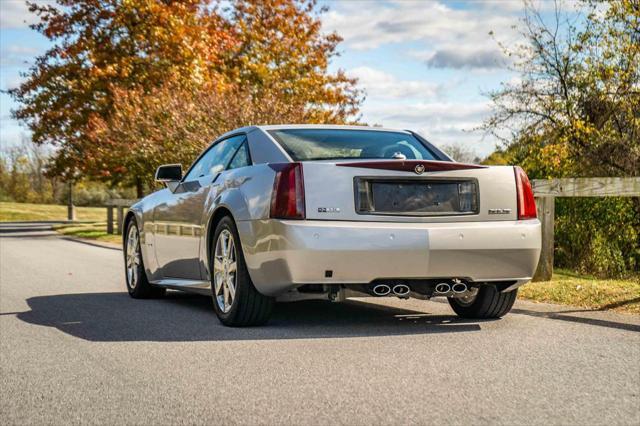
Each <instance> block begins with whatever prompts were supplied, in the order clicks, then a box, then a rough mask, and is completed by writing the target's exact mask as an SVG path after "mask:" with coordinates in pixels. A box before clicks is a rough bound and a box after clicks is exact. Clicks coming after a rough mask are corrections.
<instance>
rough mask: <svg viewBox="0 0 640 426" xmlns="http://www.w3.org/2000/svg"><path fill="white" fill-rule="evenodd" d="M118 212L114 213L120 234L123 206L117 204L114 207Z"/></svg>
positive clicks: (119, 233)
mask: <svg viewBox="0 0 640 426" xmlns="http://www.w3.org/2000/svg"><path fill="white" fill-rule="evenodd" d="M116 209H117V211H118V213H117V215H116V226H117V227H118V235H122V222H123V219H124V218H123V213H122V210H123V207H122V206H117V207H116Z"/></svg>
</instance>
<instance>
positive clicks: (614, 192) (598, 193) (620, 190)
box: [531, 177, 640, 281]
mask: <svg viewBox="0 0 640 426" xmlns="http://www.w3.org/2000/svg"><path fill="white" fill-rule="evenodd" d="M531 185H532V186H533V194H534V195H535V197H536V205H537V207H538V218H539V219H540V222H542V253H541V254H540V262H539V263H538V270H537V271H536V273H535V275H534V277H533V280H534V281H548V280H550V279H551V275H552V274H553V223H554V218H555V198H556V197H640V177H635V178H615V177H610V178H566V179H549V180H544V179H534V180H532V181H531Z"/></svg>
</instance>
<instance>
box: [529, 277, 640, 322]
mask: <svg viewBox="0 0 640 426" xmlns="http://www.w3.org/2000/svg"><path fill="white" fill-rule="evenodd" d="M518 296H519V297H520V298H523V299H529V300H534V301H537V302H548V303H559V304H562V305H573V306H579V307H582V308H591V309H594V310H603V311H604V310H609V309H612V310H615V311H621V312H627V313H633V314H640V275H635V276H631V277H628V278H625V279H601V278H595V277H592V276H589V275H580V274H576V273H574V272H571V271H567V270H562V269H559V270H558V269H557V270H555V271H554V273H553V279H552V280H551V281H544V282H536V283H529V284H525V285H524V286H522V287H521V288H520V291H519V293H518Z"/></svg>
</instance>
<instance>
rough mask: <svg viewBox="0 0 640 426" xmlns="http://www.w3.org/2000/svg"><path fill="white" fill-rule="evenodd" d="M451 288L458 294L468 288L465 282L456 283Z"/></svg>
mask: <svg viewBox="0 0 640 426" xmlns="http://www.w3.org/2000/svg"><path fill="white" fill-rule="evenodd" d="M451 290H452V291H453V292H454V293H456V294H461V293H466V292H467V290H468V288H467V285H466V284H465V283H455V284H454V285H453V287H451Z"/></svg>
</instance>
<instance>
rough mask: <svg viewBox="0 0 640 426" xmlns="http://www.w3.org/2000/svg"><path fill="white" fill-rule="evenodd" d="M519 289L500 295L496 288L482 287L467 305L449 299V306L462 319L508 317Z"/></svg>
mask: <svg viewBox="0 0 640 426" xmlns="http://www.w3.org/2000/svg"><path fill="white" fill-rule="evenodd" d="M517 295H518V289H515V290H512V291H509V292H507V293H500V292H499V291H498V290H497V289H496V287H495V286H492V285H484V286H481V287H480V288H479V290H478V293H477V294H476V296H475V298H474V299H473V300H471V301H469V302H467V303H465V302H464V301H463V300H460V299H456V298H455V297H449V298H448V300H449V305H451V308H453V310H454V312H455V313H456V314H458V316H460V317H462V318H475V319H490V318H500V317H502V316H504V315H506V314H507V313H508V312H509V311H510V310H511V308H512V307H513V304H514V302H515V301H516V297H517Z"/></svg>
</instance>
